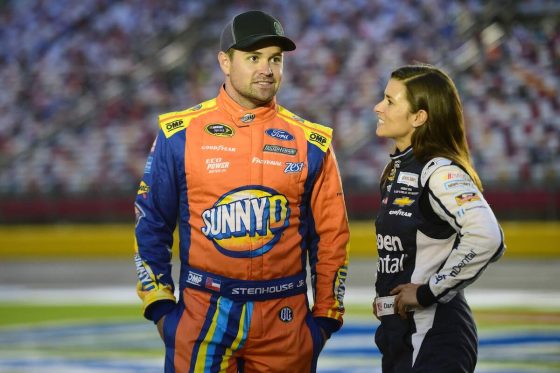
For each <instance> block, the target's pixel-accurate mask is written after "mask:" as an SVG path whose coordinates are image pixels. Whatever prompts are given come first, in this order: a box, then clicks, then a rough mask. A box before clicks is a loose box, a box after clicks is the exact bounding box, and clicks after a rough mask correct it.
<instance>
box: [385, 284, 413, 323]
mask: <svg viewBox="0 0 560 373" xmlns="http://www.w3.org/2000/svg"><path fill="white" fill-rule="evenodd" d="M419 287H420V284H413V283H408V284H401V285H399V286H397V287H395V288H394V289H393V290H391V295H395V311H396V313H398V314H399V316H400V317H401V319H406V312H407V311H409V310H410V308H411V307H418V306H420V304H419V303H418V299H417V298H416V290H417V289H418V288H419Z"/></svg>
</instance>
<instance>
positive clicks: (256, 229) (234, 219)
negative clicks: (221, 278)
mask: <svg viewBox="0 0 560 373" xmlns="http://www.w3.org/2000/svg"><path fill="white" fill-rule="evenodd" d="M289 217H290V207H289V203H288V200H287V199H286V197H285V196H283V195H282V194H279V193H278V192H277V191H275V190H274V189H272V188H267V187H263V186H257V185H248V186H244V187H241V188H237V189H234V190H232V191H230V192H228V193H226V194H225V195H223V196H222V197H221V198H220V199H219V200H218V201H217V202H216V203H215V204H214V206H212V207H211V208H209V209H207V210H205V211H204V212H203V213H202V220H203V222H204V226H203V227H202V233H203V234H204V235H205V236H206V237H207V238H208V239H209V240H212V241H213V243H214V246H215V247H216V248H217V249H218V251H220V252H221V253H222V254H224V255H227V256H229V257H234V258H253V257H257V256H261V255H263V254H265V253H266V252H268V251H269V250H270V249H272V247H273V246H274V244H275V243H276V242H278V240H279V239H280V237H281V235H282V231H283V230H284V229H285V228H286V227H287V226H288V219H289Z"/></svg>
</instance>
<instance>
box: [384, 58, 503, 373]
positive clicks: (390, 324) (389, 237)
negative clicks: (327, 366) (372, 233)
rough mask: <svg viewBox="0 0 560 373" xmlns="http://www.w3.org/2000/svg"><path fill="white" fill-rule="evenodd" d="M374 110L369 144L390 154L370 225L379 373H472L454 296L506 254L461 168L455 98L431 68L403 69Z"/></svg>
mask: <svg viewBox="0 0 560 373" xmlns="http://www.w3.org/2000/svg"><path fill="white" fill-rule="evenodd" d="M374 110H375V113H376V114H377V116H378V118H379V122H378V124H377V129H376V134H377V135H378V136H381V137H387V138H390V139H393V140H394V142H395V146H396V149H395V153H394V154H392V155H391V161H390V162H389V164H388V165H387V167H386V168H385V170H384V172H383V175H382V177H381V199H382V200H381V207H380V211H379V214H378V216H377V219H376V221H375V226H376V233H377V250H378V255H379V260H378V264H377V280H376V284H375V288H376V298H375V301H374V304H373V306H374V314H375V316H376V317H378V318H379V319H380V321H381V325H380V326H379V327H378V329H377V332H376V335H375V342H376V344H377V346H378V347H379V350H380V351H381V353H382V356H383V357H382V367H383V372H438V373H439V372H444V373H447V372H453V373H458V372H473V371H474V368H475V365H476V360H477V345H478V338H477V333H476V326H475V324H474V320H473V317H472V313H471V310H470V308H469V306H468V305H467V303H466V301H465V297H464V295H463V290H462V289H463V288H465V287H466V286H467V285H469V284H470V283H472V282H473V281H474V280H476V279H477V278H478V277H479V276H480V274H481V273H482V272H483V270H484V269H485V268H486V266H487V265H488V264H489V263H490V262H493V261H495V260H497V259H498V258H499V257H500V256H501V255H502V254H503V251H504V248H505V246H504V244H503V235H502V231H501V229H500V227H499V225H498V222H497V221H496V218H495V216H494V214H493V213H492V210H491V209H490V207H489V206H488V203H486V201H485V200H484V198H483V196H482V194H481V190H482V186H481V182H480V179H479V177H478V175H477V173H476V171H475V170H474V168H473V166H472V164H471V161H470V155H469V150H468V146H467V141H466V137H465V129H464V125H463V114H462V106H461V102H460V99H459V95H458V93H457V89H456V88H455V85H454V84H453V82H452V81H451V79H450V78H449V77H448V76H447V75H446V74H445V73H443V72H442V71H441V70H439V69H437V68H435V67H433V66H430V65H414V66H404V67H401V68H399V69H397V70H395V71H394V72H393V73H392V74H391V79H390V80H389V83H388V84H387V87H386V89H385V93H384V98H383V100H382V101H381V102H379V103H378V104H377V105H376V106H375V108H374Z"/></svg>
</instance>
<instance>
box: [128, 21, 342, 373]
mask: <svg viewBox="0 0 560 373" xmlns="http://www.w3.org/2000/svg"><path fill="white" fill-rule="evenodd" d="M220 45H221V51H220V52H219V53H218V62H219V64H220V67H221V69H222V71H223V73H224V75H225V82H224V85H223V87H222V88H221V89H220V92H219V94H218V96H217V97H216V98H214V99H212V100H209V101H206V102H204V103H202V104H199V105H196V106H194V107H192V108H190V109H187V110H184V111H179V112H173V113H168V114H164V115H161V116H160V117H159V124H160V131H159V133H158V136H157V138H156V141H155V142H154V145H153V147H152V150H151V152H150V155H149V157H148V161H147V164H146V169H145V172H144V176H143V179H142V181H141V183H140V189H139V191H138V195H137V198H136V203H135V208H136V215H137V217H136V219H137V220H136V241H137V244H136V257H135V259H136V265H137V273H138V279H139V282H138V294H139V295H140V297H141V298H142V299H143V302H144V316H145V317H146V318H148V319H149V320H152V321H154V323H157V326H158V330H159V332H160V335H161V336H162V339H163V341H164V343H165V346H166V361H165V371H166V372H195V371H196V372H199V371H200V372H207V371H208V372H210V371H212V372H214V371H216V372H217V371H220V372H236V371H243V372H265V371H266V372H310V371H315V369H316V364H317V357H318V354H319V352H320V350H321V349H322V347H323V345H324V343H325V341H326V339H328V338H329V337H330V335H331V333H333V332H335V331H337V330H338V329H339V328H340V327H341V325H342V315H343V313H344V306H343V297H344V281H345V278H346V272H347V261H348V252H347V242H348V237H349V233H348V224H347V218H346V209H345V205H344V197H343V193H342V187H341V183H340V177H339V172H338V168H337V164H336V159H335V156H334V153H333V150H332V147H331V136H332V131H331V129H330V128H327V127H324V126H321V125H318V124H314V123H311V122H308V121H306V120H303V119H301V118H299V117H298V116H296V115H294V114H292V113H290V112H289V111H288V110H286V109H285V108H283V107H281V106H279V105H278V104H277V103H276V98H275V95H276V92H277V90H278V88H279V87H280V83H281V80H282V69H283V52H284V51H291V50H294V49H295V48H296V46H295V44H294V43H293V41H292V40H290V39H289V38H287V37H285V36H284V32H283V29H282V26H281V25H280V23H279V22H278V21H277V20H276V19H275V18H273V17H271V16H270V15H267V14H265V13H263V12H259V11H250V12H246V13H243V14H240V15H238V16H236V17H235V18H234V19H233V20H232V21H231V22H230V23H229V24H228V25H227V26H226V27H225V29H224V30H223V32H222V36H221V40H220ZM176 225H178V230H179V240H180V242H179V255H180V257H181V274H180V278H179V300H178V302H176V299H175V296H174V289H175V287H174V284H173V280H172V278H171V264H170V261H171V247H172V244H173V232H174V230H175V227H176ZM308 261H309V268H310V270H311V283H312V287H313V298H314V299H313V300H314V305H313V308H312V311H310V310H309V303H308V299H307V289H306V265H307V263H308Z"/></svg>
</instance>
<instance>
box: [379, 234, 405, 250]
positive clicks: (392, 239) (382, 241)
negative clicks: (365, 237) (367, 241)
mask: <svg viewBox="0 0 560 373" xmlns="http://www.w3.org/2000/svg"><path fill="white" fill-rule="evenodd" d="M377 249H378V250H387V251H397V250H398V251H404V249H403V245H402V242H401V239H400V238H399V237H397V236H389V235H382V234H377Z"/></svg>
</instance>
